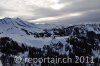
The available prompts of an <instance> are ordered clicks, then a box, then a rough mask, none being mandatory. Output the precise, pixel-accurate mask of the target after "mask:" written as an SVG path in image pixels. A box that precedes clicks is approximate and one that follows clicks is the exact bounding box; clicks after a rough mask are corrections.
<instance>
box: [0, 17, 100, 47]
mask: <svg viewBox="0 0 100 66" xmlns="http://www.w3.org/2000/svg"><path fill="white" fill-rule="evenodd" d="M54 28H55V29H57V30H58V29H59V28H60V29H61V30H64V31H66V34H67V33H68V35H65V36H70V35H71V34H73V33H75V30H74V29H77V28H79V31H80V33H81V34H84V35H85V33H86V32H87V31H94V32H95V33H96V34H100V24H80V25H74V26H73V25H71V26H66V27H65V26H64V27H63V28H62V26H57V25H55V24H31V23H29V22H26V21H23V20H21V19H19V18H16V19H15V18H4V19H0V37H3V36H5V37H6V36H7V37H10V38H12V39H14V40H15V41H18V42H20V43H25V44H27V45H31V46H35V47H43V45H48V44H49V43H50V42H49V41H50V40H52V39H51V38H50V37H49V38H46V37H43V38H36V37H34V35H33V34H34V32H37V33H41V32H44V31H43V30H44V29H46V30H47V31H48V30H50V31H49V32H50V33H52V32H54V31H53V30H52V29H54ZM56 32H59V31H56ZM59 37H62V38H63V36H59ZM59 37H58V38H59Z"/></svg>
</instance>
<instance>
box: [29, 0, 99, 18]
mask: <svg viewBox="0 0 100 66" xmlns="http://www.w3.org/2000/svg"><path fill="white" fill-rule="evenodd" d="M61 1H62V3H64V2H69V1H73V0H61ZM76 1H77V0H76ZM74 2H75V1H73V4H72V5H69V6H66V7H65V8H63V9H61V10H53V9H50V8H41V7H37V6H36V7H35V8H37V9H35V10H33V11H31V12H33V13H35V15H36V17H37V18H42V17H52V16H53V17H54V16H60V15H64V14H69V13H74V12H86V11H91V10H97V9H100V5H99V4H100V0H78V2H76V3H74ZM30 8H32V6H31V7H30Z"/></svg>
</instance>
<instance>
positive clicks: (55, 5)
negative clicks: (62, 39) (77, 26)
mask: <svg viewBox="0 0 100 66" xmlns="http://www.w3.org/2000/svg"><path fill="white" fill-rule="evenodd" d="M0 13H1V14H0V18H4V17H20V18H22V19H25V20H28V21H30V22H35V23H38V22H39V23H80V22H81V23H83V22H100V0H0Z"/></svg>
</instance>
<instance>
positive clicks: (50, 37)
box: [0, 18, 100, 66]
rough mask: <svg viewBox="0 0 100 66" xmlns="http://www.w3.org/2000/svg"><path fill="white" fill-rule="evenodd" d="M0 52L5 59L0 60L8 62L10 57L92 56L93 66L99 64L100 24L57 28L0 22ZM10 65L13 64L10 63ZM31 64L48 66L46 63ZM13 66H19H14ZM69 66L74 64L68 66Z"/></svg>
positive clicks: (13, 21) (1, 20)
mask: <svg viewBox="0 0 100 66" xmlns="http://www.w3.org/2000/svg"><path fill="white" fill-rule="evenodd" d="M0 52H2V54H4V55H2V56H3V58H4V59H3V58H2V57H1V60H5V59H8V60H9V57H12V55H18V56H25V57H26V56H27V57H29V58H30V57H31V58H33V57H55V56H58V57H66V56H69V57H71V58H72V59H75V56H81V55H82V56H89V57H92V56H93V57H94V59H93V60H94V61H95V63H99V61H98V59H99V60H100V24H79V25H70V26H65V25H64V26H63V25H61V26H60V25H59V26H58V25H55V24H33V23H29V22H26V21H23V20H21V19H19V18H16V19H15V18H4V19H0ZM26 53H27V54H26ZM0 54H1V53H0ZM8 55H9V56H8ZM5 57H6V58H5ZM9 61H10V60H9ZM9 64H12V63H10V62H9ZM13 64H14V63H13ZM3 65H5V64H3ZM28 65H29V64H28ZM33 65H34V66H48V64H47V65H46V64H33ZM53 65H56V64H53ZM65 65H66V64H65ZM80 65H81V66H84V64H79V65H78V66H80ZM93 65H95V64H93ZM13 66H18V65H17V64H14V65H13ZM19 66H25V64H19ZM49 66H52V65H49ZM57 66H59V64H58V65H57ZM61 66H64V65H63V64H62V65H61ZM68 66H73V65H70V64H69V65H68ZM85 66H89V65H88V64H86V65H85Z"/></svg>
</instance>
